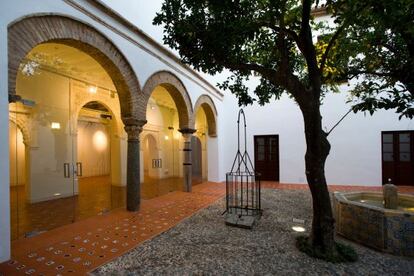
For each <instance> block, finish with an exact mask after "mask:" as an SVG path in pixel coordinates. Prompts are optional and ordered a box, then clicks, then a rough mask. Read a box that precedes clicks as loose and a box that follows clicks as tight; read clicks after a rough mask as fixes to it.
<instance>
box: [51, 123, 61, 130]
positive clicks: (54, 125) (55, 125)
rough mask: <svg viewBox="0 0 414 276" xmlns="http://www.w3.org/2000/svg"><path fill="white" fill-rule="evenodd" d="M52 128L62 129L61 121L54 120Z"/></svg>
mask: <svg viewBox="0 0 414 276" xmlns="http://www.w3.org/2000/svg"><path fill="white" fill-rule="evenodd" d="M50 128H51V129H60V123H57V122H52V124H51V125H50Z"/></svg>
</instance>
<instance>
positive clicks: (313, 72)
mask: <svg viewBox="0 0 414 276" xmlns="http://www.w3.org/2000/svg"><path fill="white" fill-rule="evenodd" d="M311 6H312V1H311V0H303V2H302V22H301V30H300V33H299V38H300V41H301V44H300V45H298V46H299V49H300V50H301V52H302V54H303V56H304V57H305V60H306V64H307V65H308V73H309V79H310V81H311V85H312V86H313V87H314V88H316V90H315V91H318V93H319V92H320V91H319V90H320V87H321V83H322V82H321V72H320V70H319V67H318V62H317V60H316V50H315V45H313V41H312V30H311V27H310V24H309V21H310V15H311ZM300 46H301V47H300ZM316 96H319V95H316Z"/></svg>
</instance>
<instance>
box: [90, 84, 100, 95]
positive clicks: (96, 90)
mask: <svg viewBox="0 0 414 276" xmlns="http://www.w3.org/2000/svg"><path fill="white" fill-rule="evenodd" d="M88 92H89V93H91V94H96V92H98V87H96V86H94V85H89V86H88Z"/></svg>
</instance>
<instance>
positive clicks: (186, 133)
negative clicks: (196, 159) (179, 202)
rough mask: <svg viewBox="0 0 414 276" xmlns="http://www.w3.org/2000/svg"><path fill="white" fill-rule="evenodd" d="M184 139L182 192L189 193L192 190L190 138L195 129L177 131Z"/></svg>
mask: <svg viewBox="0 0 414 276" xmlns="http://www.w3.org/2000/svg"><path fill="white" fill-rule="evenodd" d="M179 131H180V132H181V133H182V135H183V137H184V148H183V151H184V159H183V160H184V161H183V166H184V168H183V174H184V190H183V191H184V192H188V193H191V189H192V169H193V167H192V160H191V151H192V150H191V137H192V136H193V133H194V132H196V130H195V129H190V128H186V129H180V130H179Z"/></svg>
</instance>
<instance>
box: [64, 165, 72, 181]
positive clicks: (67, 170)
mask: <svg viewBox="0 0 414 276" xmlns="http://www.w3.org/2000/svg"><path fill="white" fill-rule="evenodd" d="M63 175H64V177H65V178H70V165H69V163H63Z"/></svg>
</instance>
